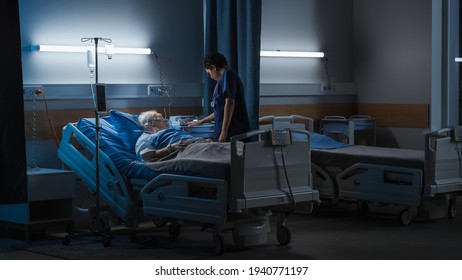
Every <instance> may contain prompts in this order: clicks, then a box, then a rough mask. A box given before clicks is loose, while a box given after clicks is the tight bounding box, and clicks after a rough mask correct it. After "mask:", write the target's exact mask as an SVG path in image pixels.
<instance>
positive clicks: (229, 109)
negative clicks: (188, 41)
mask: <svg viewBox="0 0 462 280" xmlns="http://www.w3.org/2000/svg"><path fill="white" fill-rule="evenodd" d="M204 68H205V71H206V72H207V74H208V75H209V76H210V78H212V79H213V80H215V81H217V84H216V86H215V89H214V91H213V95H212V102H211V104H210V106H211V107H212V108H213V113H211V114H210V115H208V116H207V117H205V118H203V119H201V120H199V121H194V122H190V123H188V124H189V125H200V124H203V123H207V122H211V121H212V120H213V121H215V129H214V140H215V141H217V142H229V140H230V139H231V137H232V136H235V135H238V134H242V133H245V132H248V131H249V130H250V121H249V117H248V114H247V106H246V103H245V96H244V86H243V84H242V81H241V79H240V78H239V76H238V74H237V73H236V71H234V70H233V69H231V68H229V66H228V62H227V60H226V58H225V56H224V55H222V54H221V53H210V54H208V55H207V56H206V57H205V58H204Z"/></svg>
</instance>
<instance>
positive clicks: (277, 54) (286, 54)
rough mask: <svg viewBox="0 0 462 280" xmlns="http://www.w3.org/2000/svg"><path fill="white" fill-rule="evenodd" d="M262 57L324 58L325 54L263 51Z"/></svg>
mask: <svg viewBox="0 0 462 280" xmlns="http://www.w3.org/2000/svg"><path fill="white" fill-rule="evenodd" d="M260 56H266V57H324V53H323V52H289V51H261V52H260Z"/></svg>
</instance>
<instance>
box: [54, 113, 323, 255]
mask: <svg viewBox="0 0 462 280" xmlns="http://www.w3.org/2000/svg"><path fill="white" fill-rule="evenodd" d="M293 131H294V133H295V132H296V133H299V134H303V135H305V136H306V137H305V139H304V140H294V141H287V139H289V138H288V137H287V133H289V134H290V133H292V130H287V129H279V130H275V129H267V130H257V131H251V132H249V133H245V134H242V135H238V136H235V137H233V138H232V139H231V142H230V143H226V144H225V143H212V144H204V143H203V144H202V145H210V146H207V147H213V148H215V149H216V150H215V151H220V153H223V155H225V156H227V158H226V159H225V161H224V162H223V159H217V161H216V162H212V165H215V169H213V168H212V169H211V168H210V165H211V164H210V163H207V162H206V160H203V159H204V155H203V154H202V155H201V157H200V158H199V159H198V158H192V157H188V156H180V154H178V156H177V158H175V159H173V162H172V161H165V162H155V163H143V162H140V161H138V159H137V158H136V156H135V152H134V145H135V142H136V139H137V137H138V136H139V135H140V134H141V133H142V128H141V127H140V126H139V124H138V121H137V116H136V115H132V114H128V113H124V112H120V111H115V110H113V111H111V112H110V114H109V115H108V116H105V117H102V118H101V119H100V132H101V133H100V137H101V139H100V150H99V163H100V164H99V166H100V168H99V169H100V171H99V172H100V173H99V174H100V178H99V180H100V186H99V197H100V198H101V199H102V200H103V201H104V203H105V204H106V205H107V206H108V207H109V208H110V210H111V212H113V213H114V214H115V215H116V216H117V217H118V218H120V220H122V221H123V222H124V223H125V224H126V225H127V226H131V227H136V226H137V225H138V223H139V222H140V221H141V220H143V219H146V218H147V219H156V218H159V217H161V218H166V219H169V220H170V221H171V224H170V226H169V228H168V230H169V234H170V236H171V237H172V238H176V237H177V236H178V235H179V233H180V227H181V225H182V223H183V222H185V221H194V222H199V223H202V224H204V225H212V229H213V241H214V246H215V252H216V253H217V254H221V253H223V250H224V247H225V244H224V239H223V237H222V233H223V232H225V231H228V230H229V231H232V234H233V238H234V241H235V243H236V245H238V246H253V245H259V244H264V243H267V235H268V232H269V231H270V221H269V218H270V216H271V215H272V214H273V213H274V214H277V221H276V232H277V239H278V242H279V243H280V244H288V243H289V242H290V240H291V234H290V231H289V229H288V228H287V227H286V226H285V217H286V215H285V212H286V211H287V210H288V209H289V210H290V209H291V207H293V205H295V204H297V203H301V202H310V203H313V202H317V201H319V193H318V191H316V190H313V188H312V185H311V181H312V179H311V173H310V169H311V168H310V164H311V162H310V160H309V155H310V149H309V137H310V133H309V132H308V131H305V130H293ZM190 147H191V148H190ZM201 147H202V148H204V149H205V148H206V147H204V146H201V145H196V144H193V145H190V146H188V147H187V148H186V149H184V154H188V153H191V155H194V153H193V152H194V149H201ZM188 148H190V149H188ZM95 149H96V147H95V122H94V119H91V118H88V119H87V118H83V119H80V120H79V122H78V123H69V124H67V125H66V126H65V127H64V128H63V136H62V141H61V144H60V146H59V149H58V156H59V158H60V159H61V160H62V161H63V163H64V165H65V167H66V168H70V169H72V170H73V171H74V172H75V173H76V174H77V175H78V176H79V177H80V178H82V180H83V181H84V182H85V183H86V184H87V185H88V187H89V189H90V190H91V191H93V192H94V191H95V185H96V184H95V182H96V180H97V178H95V177H96V172H95V155H94V154H95ZM205 150H207V149H205ZM182 155H183V154H182ZM190 161H192V164H191V162H190ZM163 163H165V164H163ZM180 163H185V164H186V165H184V166H183V165H182V164H180ZM202 163H204V164H208V165H206V166H205V167H203V168H201V164H202Z"/></svg>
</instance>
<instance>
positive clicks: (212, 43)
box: [204, 0, 262, 129]
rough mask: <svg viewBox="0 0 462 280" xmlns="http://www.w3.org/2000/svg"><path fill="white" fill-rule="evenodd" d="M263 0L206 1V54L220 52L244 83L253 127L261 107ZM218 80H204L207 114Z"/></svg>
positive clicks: (205, 113) (256, 122) (256, 124)
mask: <svg viewBox="0 0 462 280" xmlns="http://www.w3.org/2000/svg"><path fill="white" fill-rule="evenodd" d="M261 6H262V1H261V0H205V47H204V53H205V54H208V53H210V52H220V53H222V54H223V55H224V56H225V57H226V59H227V60H228V64H229V66H230V67H231V68H233V69H234V70H236V71H237V72H238V74H239V77H240V78H241V80H242V82H243V84H244V91H245V96H246V103H247V111H248V113H249V119H250V127H251V129H257V128H258V117H259V107H260V41H261V40H260V34H261ZM214 87H215V81H212V80H211V79H210V78H208V77H205V79H204V115H208V114H210V113H211V110H212V108H211V107H210V106H209V105H208V104H210V101H211V95H212V92H213V89H214Z"/></svg>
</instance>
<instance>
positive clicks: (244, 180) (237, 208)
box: [230, 130, 319, 213]
mask: <svg viewBox="0 0 462 280" xmlns="http://www.w3.org/2000/svg"><path fill="white" fill-rule="evenodd" d="M273 132H274V131H273ZM292 132H296V133H300V134H304V135H306V140H293V141H289V142H290V143H289V142H288V143H284V144H280V143H279V144H274V142H272V140H271V137H272V136H271V132H269V131H261V130H260V131H253V132H249V133H245V134H241V135H238V136H235V137H233V138H232V139H231V178H232V179H231V188H230V193H231V198H230V211H232V212H236V213H239V212H241V211H243V210H245V209H249V208H257V207H271V206H278V205H280V206H282V205H290V204H295V203H298V202H316V203H317V202H318V201H319V192H318V191H317V190H313V188H312V178H311V168H310V165H311V161H310V149H309V139H310V133H309V132H308V131H306V130H286V131H285V132H284V131H283V132H281V133H292ZM273 136H274V135H273ZM252 137H259V138H260V139H263V140H260V141H254V142H246V143H242V142H240V141H241V140H243V139H248V138H252ZM239 145H242V147H240V146H239Z"/></svg>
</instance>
